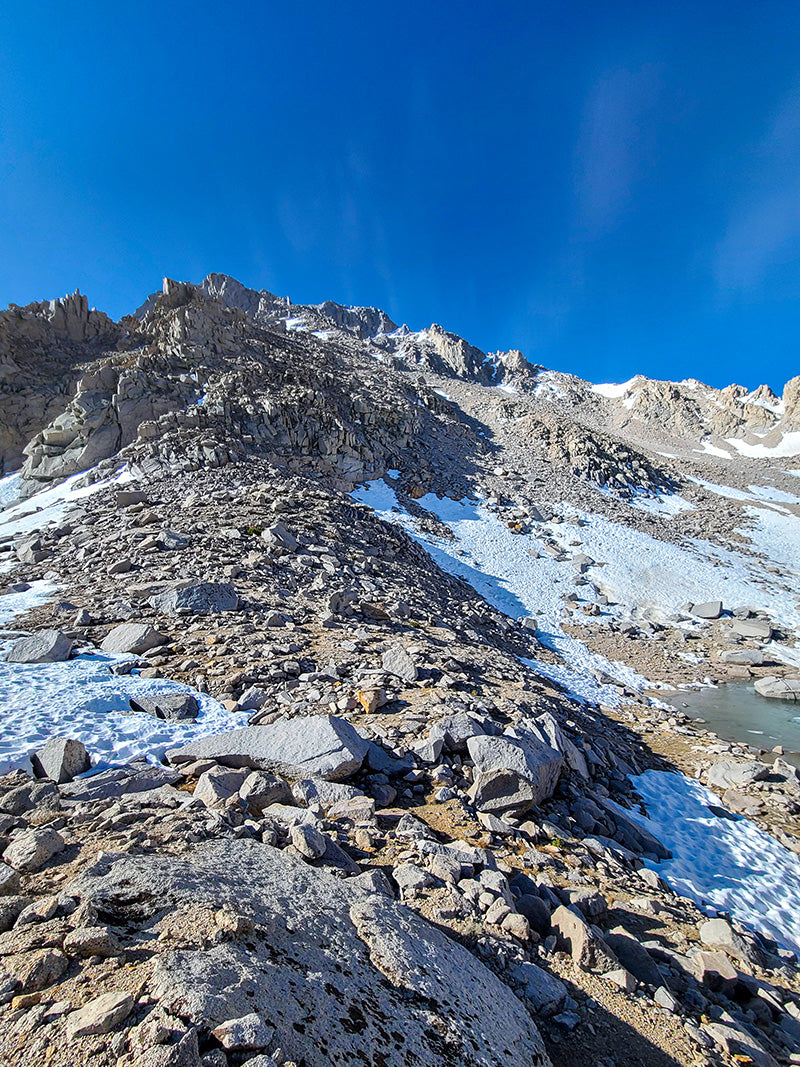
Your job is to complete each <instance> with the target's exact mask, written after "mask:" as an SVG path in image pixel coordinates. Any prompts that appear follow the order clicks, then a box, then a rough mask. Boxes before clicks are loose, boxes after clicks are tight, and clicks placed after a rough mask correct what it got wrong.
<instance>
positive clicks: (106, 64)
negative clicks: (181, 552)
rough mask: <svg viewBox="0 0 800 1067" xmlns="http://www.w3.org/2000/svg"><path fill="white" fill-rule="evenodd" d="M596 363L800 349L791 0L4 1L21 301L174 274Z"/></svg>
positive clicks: (9, 192) (796, 63) (119, 306)
mask: <svg viewBox="0 0 800 1067" xmlns="http://www.w3.org/2000/svg"><path fill="white" fill-rule="evenodd" d="M209 271H223V272H226V273H228V274H232V275H234V276H235V277H237V278H239V279H240V280H241V281H242V282H244V283H246V284H248V285H251V286H254V287H255V288H266V289H270V290H271V291H274V292H278V293H281V294H288V295H290V296H291V297H292V298H293V299H294V300H296V301H298V302H318V301H321V300H325V299H335V300H339V301H342V302H344V303H359V304H375V305H378V306H381V307H383V308H385V309H386V310H387V311H388V312H389V314H390V315H391V316H392V317H393V318H395V319H396V320H397V321H400V322H408V324H409V325H410V326H411V327H412V328H419V327H421V326H425V325H428V324H430V323H431V322H433V321H436V322H440V323H441V324H442V325H444V326H445V327H447V328H448V329H451V330H454V331H456V332H457V333H460V334H461V335H463V336H465V337H466V338H467V339H469V340H470V341H472V342H473V343H475V344H477V345H479V346H480V347H481V348H484V349H489V350H494V349H498V348H503V349H506V348H521V349H522V351H523V352H524V353H525V354H526V355H527V356H528V358H529V359H531V360H533V361H534V362H539V363H543V364H545V365H547V366H549V367H555V368H557V369H559V370H568V371H572V372H574V373H576V374H580V375H581V376H582V377H588V378H590V379H592V380H594V381H608V380H616V381H622V380H625V379H627V378H629V377H630V376H631V375H633V374H634V373H637V372H642V373H645V374H648V375H650V376H652V377H659V378H671V379H681V378H684V377H688V376H693V377H698V378H701V379H704V380H706V381H709V382H711V383H712V384H714V385H724V384H726V383H728V382H730V381H737V382H740V383H741V384H743V385H747V386H750V387H752V386H754V385H757V384H758V383H760V382H762V381H766V382H768V383H769V384H770V385H771V386H772V387H773V388H774V389H776V390H780V389H781V388H782V387H783V384H784V382H785V381H786V379H788V378H790V377H792V376H794V375H795V374H798V373H800V358H798V351H799V350H800V344H799V342H800V306H799V305H798V291H800V5H798V4H797V3H796V2H795V3H770V2H769V0H766V2H762V3H759V4H754V3H752V2H750V3H738V2H736V0H728V2H726V3H709V2H703V0H698V2H697V3H692V4H689V3H683V2H676V3H672V4H664V3H663V2H660V3H650V2H644V0H638V2H636V3H619V2H616V3H615V2H613V0H609V2H607V3H603V4H597V3H596V2H595V3H585V4H578V3H570V2H569V0H548V2H546V3H537V2H528V3H514V2H508V3H502V2H501V3H498V4H495V5H488V4H483V3H482V4H473V3H469V2H465V3H460V4H454V3H451V2H440V3H438V4H421V3H415V2H413V0H412V2H407V3H405V4H403V5H389V4H381V3H374V2H373V3H370V4H367V3H348V2H346V0H343V2H339V3H336V4H332V3H321V2H320V3H312V2H304V0H295V2H294V3H292V4H288V3H284V4H277V3H268V2H267V3H265V2H263V0H262V2H260V3H249V2H246V0H242V2H239V3H237V4H232V5H222V4H219V3H215V4H210V3H206V2H204V0H196V2H194V3H188V2H185V0H172V3H170V4H168V5H165V4H163V3H159V4H156V3H152V2H150V0H140V2H138V3H135V4H133V3H122V2H121V3H116V4H110V3H106V2H102V3H101V2H91V0H84V2H82V3H80V4H74V5H66V4H64V3H63V2H36V0H27V2H24V3H13V2H12V3H9V4H6V5H4V12H3V33H2V37H1V38H0V305H2V306H4V305H5V304H6V303H7V302H9V301H13V302H15V303H27V302H29V301H31V300H35V299H42V298H44V297H51V296H56V295H60V294H63V293H65V292H67V291H71V290H73V289H75V288H76V287H79V288H80V289H81V290H82V291H83V292H85V293H87V295H88V296H89V300H90V302H91V303H93V304H95V305H96V306H98V307H100V308H102V309H104V310H106V311H108V312H109V314H112V315H114V316H115V317H117V316H119V315H121V314H123V313H125V312H127V311H131V310H133V308H134V307H135V306H137V305H138V303H140V302H141V301H142V300H143V299H144V297H145V296H146V294H147V293H149V292H151V291H152V290H154V289H156V288H158V287H159V285H160V280H161V278H162V276H163V275H165V274H167V275H170V276H172V277H176V278H180V279H188V280H200V279H201V278H202V277H203V276H204V275H205V274H207V273H208V272H209Z"/></svg>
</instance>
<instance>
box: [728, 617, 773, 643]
mask: <svg viewBox="0 0 800 1067" xmlns="http://www.w3.org/2000/svg"><path fill="white" fill-rule="evenodd" d="M731 629H732V630H733V632H734V633H735V634H738V635H739V637H750V638H752V639H753V640H754V641H769V639H770V637H772V625H771V623H770V622H769V620H767V619H736V620H735V621H734V623H733V626H732V627H731Z"/></svg>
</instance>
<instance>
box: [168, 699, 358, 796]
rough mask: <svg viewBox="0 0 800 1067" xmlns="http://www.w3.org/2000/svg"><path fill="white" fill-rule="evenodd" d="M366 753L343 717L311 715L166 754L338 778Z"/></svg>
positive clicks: (296, 775)
mask: <svg viewBox="0 0 800 1067" xmlns="http://www.w3.org/2000/svg"><path fill="white" fill-rule="evenodd" d="M366 754H367V744H366V742H365V741H364V739H363V737H361V735H360V734H359V733H358V732H357V731H356V729H355V728H354V727H353V726H351V725H350V723H349V722H347V721H346V720H345V719H340V718H338V717H337V716H335V715H310V716H308V718H297V719H285V720H283V721H281V722H276V723H273V724H272V725H270V726H245V727H243V728H242V729H240V730H228V731H227V732H226V733H222V734H214V735H213V736H212V737H204V738H201V739H200V740H199V741H193V742H192V743H191V744H188V745H185V746H184V747H182V748H176V749H172V750H171V751H170V752H168V753H167V758H168V759H169V761H170V762H171V763H175V764H180V763H193V762H194V761H195V760H199V759H213V760H216V761H217V762H218V763H222V764H224V765H225V766H227V767H251V768H252V769H253V770H260V771H271V772H272V773H273V774H279V775H282V776H283V777H285V778H315V777H319V778H325V779H327V780H328V781H334V782H335V781H340V780H341V779H343V778H349V776H350V775H351V774H355V772H356V771H357V770H358V769H359V768H360V766H361V764H362V762H363V760H364V757H365V756H366Z"/></svg>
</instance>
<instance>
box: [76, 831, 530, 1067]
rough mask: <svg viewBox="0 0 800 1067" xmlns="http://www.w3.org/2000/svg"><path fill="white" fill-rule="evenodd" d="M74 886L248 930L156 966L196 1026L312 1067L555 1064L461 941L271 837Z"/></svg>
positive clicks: (108, 864)
mask: <svg viewBox="0 0 800 1067" xmlns="http://www.w3.org/2000/svg"><path fill="white" fill-rule="evenodd" d="M242 872H247V876H246V878H243V877H242ZM70 892H71V893H74V894H77V895H79V896H80V897H81V899H82V900H83V901H86V902H88V903H91V904H92V906H94V907H97V908H102V909H103V911H104V912H107V913H108V912H110V913H112V914H116V915H118V916H119V917H122V916H123V915H124V913H125V909H126V905H127V902H129V901H131V900H134V899H135V900H136V901H137V902H138V903H137V913H138V915H139V916H140V921H148V916H150V917H153V918H155V917H156V916H157V915H160V914H163V913H164V912H165V910H168V911H173V910H174V909H178V908H180V909H186V910H187V912H188V913H190V912H191V910H192V909H194V908H196V909H198V910H201V909H205V910H207V909H208V908H212V909H219V908H222V907H224V906H227V907H228V908H232V909H233V910H234V911H235V912H236V913H237V914H238V915H240V916H242V918H243V920H244V922H243V924H242V925H243V926H244V927H247V933H246V934H244V935H243V936H241V937H239V936H238V935H235V934H234V935H232V936H231V937H230V938H229V939H228V940H225V941H222V942H221V943H217V944H214V945H213V946H211V947H208V946H206V947H203V946H201V945H198V946H197V947H189V948H180V949H175V950H171V951H167V952H165V953H164V954H163V955H161V956H159V958H158V960H157V962H156V966H155V970H154V974H153V980H152V988H151V993H152V995H153V996H155V997H156V998H157V999H158V1000H159V1002H160V1004H161V1007H162V1008H163V1009H165V1010H166V1011H168V1012H170V1013H171V1014H172V1015H177V1016H178V1017H180V1018H181V1019H183V1020H184V1021H186V1022H187V1023H189V1024H191V1025H194V1026H196V1027H198V1028H199V1030H200V1032H201V1033H202V1032H205V1033H213V1032H217V1031H219V1030H220V1028H225V1029H224V1032H225V1033H226V1034H227V1033H228V1031H229V1030H230V1029H231V1021H232V1020H237V1021H239V1022H242V1021H243V1020H245V1019H246V1020H247V1021H248V1032H251V1031H252V1032H253V1033H259V1032H260V1033H262V1034H263V1035H264V1038H263V1040H267V1039H268V1035H269V1036H270V1039H271V1044H274V1046H275V1047H276V1048H277V1047H280V1048H281V1049H282V1050H283V1053H284V1055H285V1056H286V1057H287V1058H289V1059H291V1060H293V1061H295V1062H298V1063H300V1062H302V1063H305V1064H306V1067H345V1065H348V1067H349V1065H352V1064H356V1063H361V1062H364V1055H363V1053H364V1050H365V1049H380V1050H381V1053H382V1058H381V1063H382V1064H383V1065H384V1067H406V1065H407V1064H410V1063H420V1064H423V1063H437V1064H442V1065H447V1067H508V1065H509V1064H514V1065H519V1067H549V1060H548V1057H547V1054H546V1052H545V1049H544V1045H543V1043H542V1040H541V1038H540V1036H539V1033H538V1031H537V1029H536V1027H535V1025H534V1023H533V1021H532V1019H531V1017H530V1015H529V1014H528V1011H527V1010H526V1008H525V1007H524V1006H523V1005H522V1004H521V1002H520V1001H519V1000H518V999H517V997H515V996H514V994H513V993H512V992H511V990H510V989H508V988H507V987H506V986H505V985H503V984H502V983H501V982H500V980H499V979H498V978H496V977H495V975H494V974H493V973H492V972H491V971H489V970H488V969H487V968H486V967H485V966H484V965H483V964H482V963H480V962H479V961H478V960H477V959H476V958H475V957H474V956H472V955H471V954H470V953H469V952H467V950H466V949H464V948H462V947H461V946H460V945H458V944H457V943H455V942H453V941H451V940H449V939H448V938H447V937H446V936H445V935H444V934H443V933H441V931H439V930H438V929H436V928H435V927H434V926H432V925H430V924H428V923H427V922H425V921H424V920H422V919H420V918H419V917H418V916H416V915H414V914H413V912H411V911H409V910H407V909H405V908H402V907H400V906H398V905H396V904H394V903H393V902H392V901H390V900H388V899H386V898H385V897H382V896H380V895H377V894H374V893H373V894H370V893H367V892H365V891H364V890H363V889H361V888H360V887H357V886H354V885H352V884H351V883H350V882H348V881H342V880H341V879H336V878H334V877H332V876H330V875H328V874H326V873H325V872H320V871H316V870H313V869H311V868H309V867H308V866H306V865H305V864H303V863H301V862H299V861H298V860H295V859H292V858H291V857H289V856H286V855H285V854H283V853H282V852H280V851H278V850H276V849H273V848H271V847H269V846H267V845H261V844H258V843H255V842H248V841H230V842H225V843H223V842H215V843H213V844H208V845H204V846H201V847H200V848H198V850H197V851H196V853H195V854H194V855H193V856H192V859H191V860H190V861H189V862H188V863H187V861H186V859H185V857H180V858H169V857H164V858H161V857H155V856H152V857H151V856H147V857H141V856H139V857H136V858H133V857H128V856H123V855H107V856H104V857H102V858H101V859H99V860H98V862H96V863H95V864H94V866H93V867H92V868H90V869H89V870H88V871H87V872H86V873H85V874H84V875H83V876H82V877H81V878H80V879H79V880H78V881H77V882H75V883H73V884H72V886H71V887H70ZM254 1017H255V1018H254ZM257 1020H261V1021H262V1022H263V1024H264V1025H263V1027H258V1026H257V1025H256V1022H257ZM273 1034H274V1036H271V1035H273Z"/></svg>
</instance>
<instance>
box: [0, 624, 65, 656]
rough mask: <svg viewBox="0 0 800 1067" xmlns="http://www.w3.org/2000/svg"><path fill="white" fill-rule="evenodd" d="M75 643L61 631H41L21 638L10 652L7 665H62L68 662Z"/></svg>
mask: <svg viewBox="0 0 800 1067" xmlns="http://www.w3.org/2000/svg"><path fill="white" fill-rule="evenodd" d="M73 644H74V642H73V641H72V638H71V637H67V635H66V634H62V633H61V632H60V631H59V630H40V631H39V633H37V634H33V635H32V636H31V637H21V638H20V639H19V640H18V641H15V642H14V644H13V645H12V646H11V648H10V649H9V651H8V654H7V655H6V663H62V662H63V661H64V660H68V659H69V657H70V655H71V653H72V648H73Z"/></svg>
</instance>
